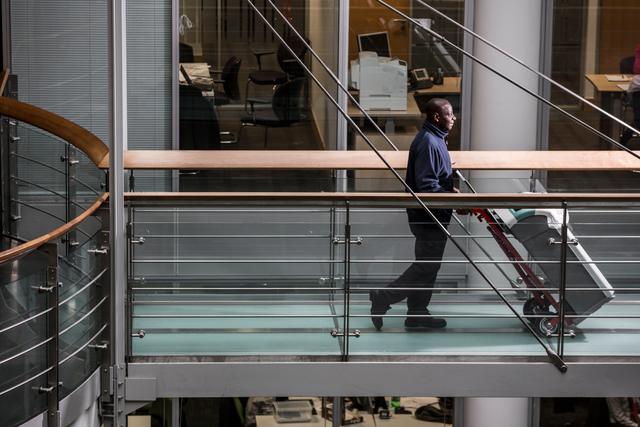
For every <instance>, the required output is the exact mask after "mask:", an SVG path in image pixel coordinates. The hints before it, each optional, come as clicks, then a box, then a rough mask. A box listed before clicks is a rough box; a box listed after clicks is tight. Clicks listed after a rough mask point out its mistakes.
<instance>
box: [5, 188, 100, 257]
mask: <svg viewBox="0 0 640 427" xmlns="http://www.w3.org/2000/svg"><path fill="white" fill-rule="evenodd" d="M108 198H109V193H102V195H100V197H98V198H97V199H96V201H95V202H93V204H92V205H91V206H90V207H89V209H87V210H86V211H84V212H82V213H81V214H80V215H78V216H77V217H75V218H74V219H72V220H71V221H69V222H68V223H66V224H64V225H61V226H60V227H58V228H56V229H55V230H53V231H50V232H49V233H47V234H43V235H42V236H40V237H36V238H35V239H33V240H29V241H28V242H26V243H23V244H21V245H18V246H16V247H14V248H11V249H7V250H6V251H2V252H0V264H3V263H5V262H7V261H10V260H12V259H15V258H17V257H20V256H22V255H25V254H26V253H28V252H31V251H33V250H35V249H37V248H39V247H40V246H42V245H44V244H45V243H48V242H50V241H52V240H53V239H57V238H58V237H60V236H62V235H64V234H66V233H68V232H69V231H71V230H72V229H74V228H75V227H76V226H77V225H78V224H80V223H81V222H82V221H84V220H85V219H87V218H88V217H89V216H91V215H93V213H94V212H95V211H96V210H98V208H99V207H100V206H102V204H103V203H104V202H105V201H106V200H107V199H108Z"/></svg>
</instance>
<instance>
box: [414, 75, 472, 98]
mask: <svg viewBox="0 0 640 427" xmlns="http://www.w3.org/2000/svg"><path fill="white" fill-rule="evenodd" d="M461 91H462V78H461V77H445V78H444V81H443V82H442V84H441V85H433V86H432V87H430V88H429V89H419V90H416V91H415V93H416V95H460V92H461Z"/></svg>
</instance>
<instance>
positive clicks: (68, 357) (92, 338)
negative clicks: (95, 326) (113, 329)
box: [58, 323, 109, 365]
mask: <svg viewBox="0 0 640 427" xmlns="http://www.w3.org/2000/svg"><path fill="white" fill-rule="evenodd" d="M107 326H109V323H105V324H103V325H102V327H101V328H100V330H98V332H96V333H95V334H94V335H93V336H92V337H91V338H89V340H87V342H85V343H84V344H83V345H81V346H80V347H79V348H78V349H76V351H74V352H73V353H71V354H69V355H68V356H67V357H65V358H64V359H62V360H61V361H60V362H59V363H58V365H62V364H63V363H65V362H66V361H67V360H69V359H71V358H72V357H73V356H75V355H76V354H78V353H80V352H81V351H82V350H84V349H85V348H87V346H88V345H90V344H91V343H92V342H93V341H94V340H95V339H96V338H98V336H100V334H101V333H102V332H103V331H104V330H105V329H106V328H107Z"/></svg>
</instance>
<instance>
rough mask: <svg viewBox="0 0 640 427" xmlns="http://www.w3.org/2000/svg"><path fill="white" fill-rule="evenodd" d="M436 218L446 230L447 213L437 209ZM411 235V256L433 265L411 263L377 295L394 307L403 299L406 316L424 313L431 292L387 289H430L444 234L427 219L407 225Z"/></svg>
mask: <svg viewBox="0 0 640 427" xmlns="http://www.w3.org/2000/svg"><path fill="white" fill-rule="evenodd" d="M434 213H436V214H437V216H438V217H439V220H440V222H441V223H442V224H443V225H444V226H445V227H447V226H448V224H449V218H450V217H451V211H448V210H439V211H434ZM409 227H410V228H411V233H413V235H414V236H415V238H416V242H415V256H416V261H433V262H414V263H412V264H411V265H410V266H409V268H407V269H406V270H405V271H404V273H402V274H401V275H400V276H399V277H398V278H397V279H396V280H394V281H393V282H391V283H390V284H389V285H388V286H387V289H383V290H381V291H380V292H379V294H378V295H379V297H380V298H381V299H382V301H384V302H386V303H387V304H395V303H397V302H400V301H402V300H403V299H405V298H406V299H407V314H421V313H425V312H426V310H427V306H428V305H429V301H431V294H432V293H433V291H432V290H431V289H420V290H415V291H414V290H404V289H395V290H394V289H390V288H433V286H434V284H435V282H436V277H437V276H438V270H440V262H441V261H442V256H443V254H444V248H445V246H446V244H447V235H446V233H445V232H444V231H443V230H442V229H441V228H440V227H439V226H438V224H436V223H434V222H433V221H432V220H430V219H427V220H425V221H422V222H414V221H411V220H410V222H409Z"/></svg>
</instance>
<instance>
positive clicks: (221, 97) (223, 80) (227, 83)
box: [209, 56, 242, 105]
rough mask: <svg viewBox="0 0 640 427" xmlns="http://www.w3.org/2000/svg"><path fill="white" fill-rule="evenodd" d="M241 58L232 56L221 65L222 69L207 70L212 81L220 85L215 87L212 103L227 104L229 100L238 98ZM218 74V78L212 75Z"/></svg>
mask: <svg viewBox="0 0 640 427" xmlns="http://www.w3.org/2000/svg"><path fill="white" fill-rule="evenodd" d="M241 65H242V60H241V59H239V58H238V57H237V56H232V57H231V58H229V59H228V60H227V62H226V63H225V64H224V67H222V70H220V71H216V70H209V74H211V77H212V78H213V82H214V83H216V84H218V85H222V86H217V87H216V89H215V97H214V103H215V105H227V104H230V103H231V101H237V100H239V99H240V88H239V87H238V73H239V72H240V66H241ZM215 75H220V78H219V79H216V78H215V77H214V76H215Z"/></svg>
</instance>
